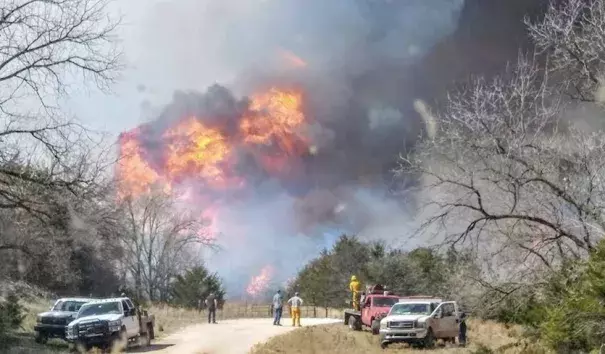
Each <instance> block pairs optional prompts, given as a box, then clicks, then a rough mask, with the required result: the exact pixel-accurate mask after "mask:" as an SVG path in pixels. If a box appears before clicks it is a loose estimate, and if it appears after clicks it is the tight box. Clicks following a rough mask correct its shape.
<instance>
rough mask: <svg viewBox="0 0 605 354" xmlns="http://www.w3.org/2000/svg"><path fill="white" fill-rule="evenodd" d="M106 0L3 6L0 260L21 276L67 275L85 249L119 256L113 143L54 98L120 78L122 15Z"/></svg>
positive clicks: (30, 0) (24, 0) (27, 0)
mask: <svg viewBox="0 0 605 354" xmlns="http://www.w3.org/2000/svg"><path fill="white" fill-rule="evenodd" d="M108 3H109V1H108V0H7V1H4V2H3V3H2V8H1V9H0V83H2V89H1V90H0V224H1V225H2V226H0V227H1V228H2V232H0V259H2V260H3V261H2V262H3V266H8V264H7V263H8V262H7V263H4V262H5V260H6V259H8V258H9V256H10V258H12V259H13V261H14V264H13V265H14V266H11V269H20V270H21V272H20V273H21V274H22V275H27V276H31V275H35V274H38V275H40V277H42V278H43V277H45V275H51V276H52V277H53V279H54V280H58V281H63V280H67V278H66V277H71V276H72V275H75V276H76V277H77V276H79V275H78V274H76V272H74V271H75V270H74V269H69V268H70V262H72V261H73V259H74V257H75V256H77V254H78V253H81V251H82V250H83V249H87V250H89V251H90V252H93V254H96V255H108V254H111V253H114V254H115V252H113V251H114V249H113V247H108V245H111V241H109V240H110V239H111V238H112V237H113V236H114V235H115V234H116V230H117V228H116V226H117V224H116V220H117V218H116V215H115V209H116V208H115V206H114V205H112V204H111V202H110V201H109V199H108V193H107V190H106V189H107V188H108V186H109V184H107V183H106V179H107V178H106V177H107V176H105V171H106V168H107V167H108V166H110V165H111V163H112V161H111V160H112V159H111V158H110V150H109V148H108V147H107V146H106V144H105V141H104V138H105V137H104V136H103V135H102V134H98V133H95V132H92V131H90V130H88V129H86V128H85V127H83V126H82V125H80V124H79V123H77V121H75V120H70V119H66V118H65V117H64V114H63V113H62V110H61V107H60V105H59V100H60V99H61V98H63V97H65V96H67V95H69V93H70V92H71V88H72V87H73V85H74V84H77V83H80V84H82V83H84V84H85V86H86V85H87V84H90V83H93V84H94V86H95V87H96V88H100V89H102V90H107V89H108V88H109V86H110V85H111V84H112V83H113V82H114V81H115V80H116V79H117V75H118V74H119V69H120V68H121V54H120V52H119V50H118V47H117V42H116V38H114V32H115V29H116V28H117V26H118V24H119V22H120V19H119V18H116V19H115V20H114V19H112V18H111V17H110V16H108V11H107V5H108ZM80 87H81V86H80ZM111 259H112V257H108V258H107V259H106V260H111ZM36 264H38V269H35V268H32V267H35V265H36ZM91 264H94V262H92V261H91ZM7 268H8V267H7ZM43 270H47V271H48V272H47V273H43V272H42V271H43ZM50 270H52V271H50ZM53 272H54V273H53ZM50 273H52V274H50ZM63 278H65V279H63ZM46 285H48V284H46Z"/></svg>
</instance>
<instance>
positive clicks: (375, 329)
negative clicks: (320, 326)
mask: <svg viewBox="0 0 605 354" xmlns="http://www.w3.org/2000/svg"><path fill="white" fill-rule="evenodd" d="M400 298H401V297H400V296H397V295H392V294H390V293H389V292H387V291H385V290H384V287H383V286H381V285H375V286H373V287H372V288H371V289H370V291H369V293H368V294H367V295H366V296H365V298H364V299H362V301H361V311H356V310H345V312H344V315H345V319H344V320H345V321H344V324H345V325H349V328H351V329H352V330H354V331H360V330H361V329H362V327H363V326H366V327H369V328H371V330H372V334H379V333H380V320H381V319H383V318H384V317H385V316H386V315H387V313H388V312H389V310H390V309H391V307H392V306H393V305H395V304H396V303H398V302H399V299H400Z"/></svg>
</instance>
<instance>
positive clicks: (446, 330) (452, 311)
mask: <svg viewBox="0 0 605 354" xmlns="http://www.w3.org/2000/svg"><path fill="white" fill-rule="evenodd" d="M442 305H443V317H442V318H441V320H440V322H441V323H440V329H441V331H442V336H441V338H452V337H456V336H457V335H458V314H457V311H456V310H457V308H456V307H457V306H456V303H455V302H454V301H448V302H444V303H443V304H442Z"/></svg>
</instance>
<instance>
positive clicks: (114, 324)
mask: <svg viewBox="0 0 605 354" xmlns="http://www.w3.org/2000/svg"><path fill="white" fill-rule="evenodd" d="M107 324H108V325H109V330H110V331H112V332H117V331H119V330H120V327H122V321H121V320H117V321H109V322H107Z"/></svg>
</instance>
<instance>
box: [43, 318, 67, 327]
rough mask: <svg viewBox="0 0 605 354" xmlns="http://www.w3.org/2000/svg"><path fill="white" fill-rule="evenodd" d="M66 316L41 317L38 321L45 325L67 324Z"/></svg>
mask: <svg viewBox="0 0 605 354" xmlns="http://www.w3.org/2000/svg"><path fill="white" fill-rule="evenodd" d="M67 320H68V319H67V317H42V318H41V319H40V322H41V323H42V324H47V325H61V326H66V325H67Z"/></svg>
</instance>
